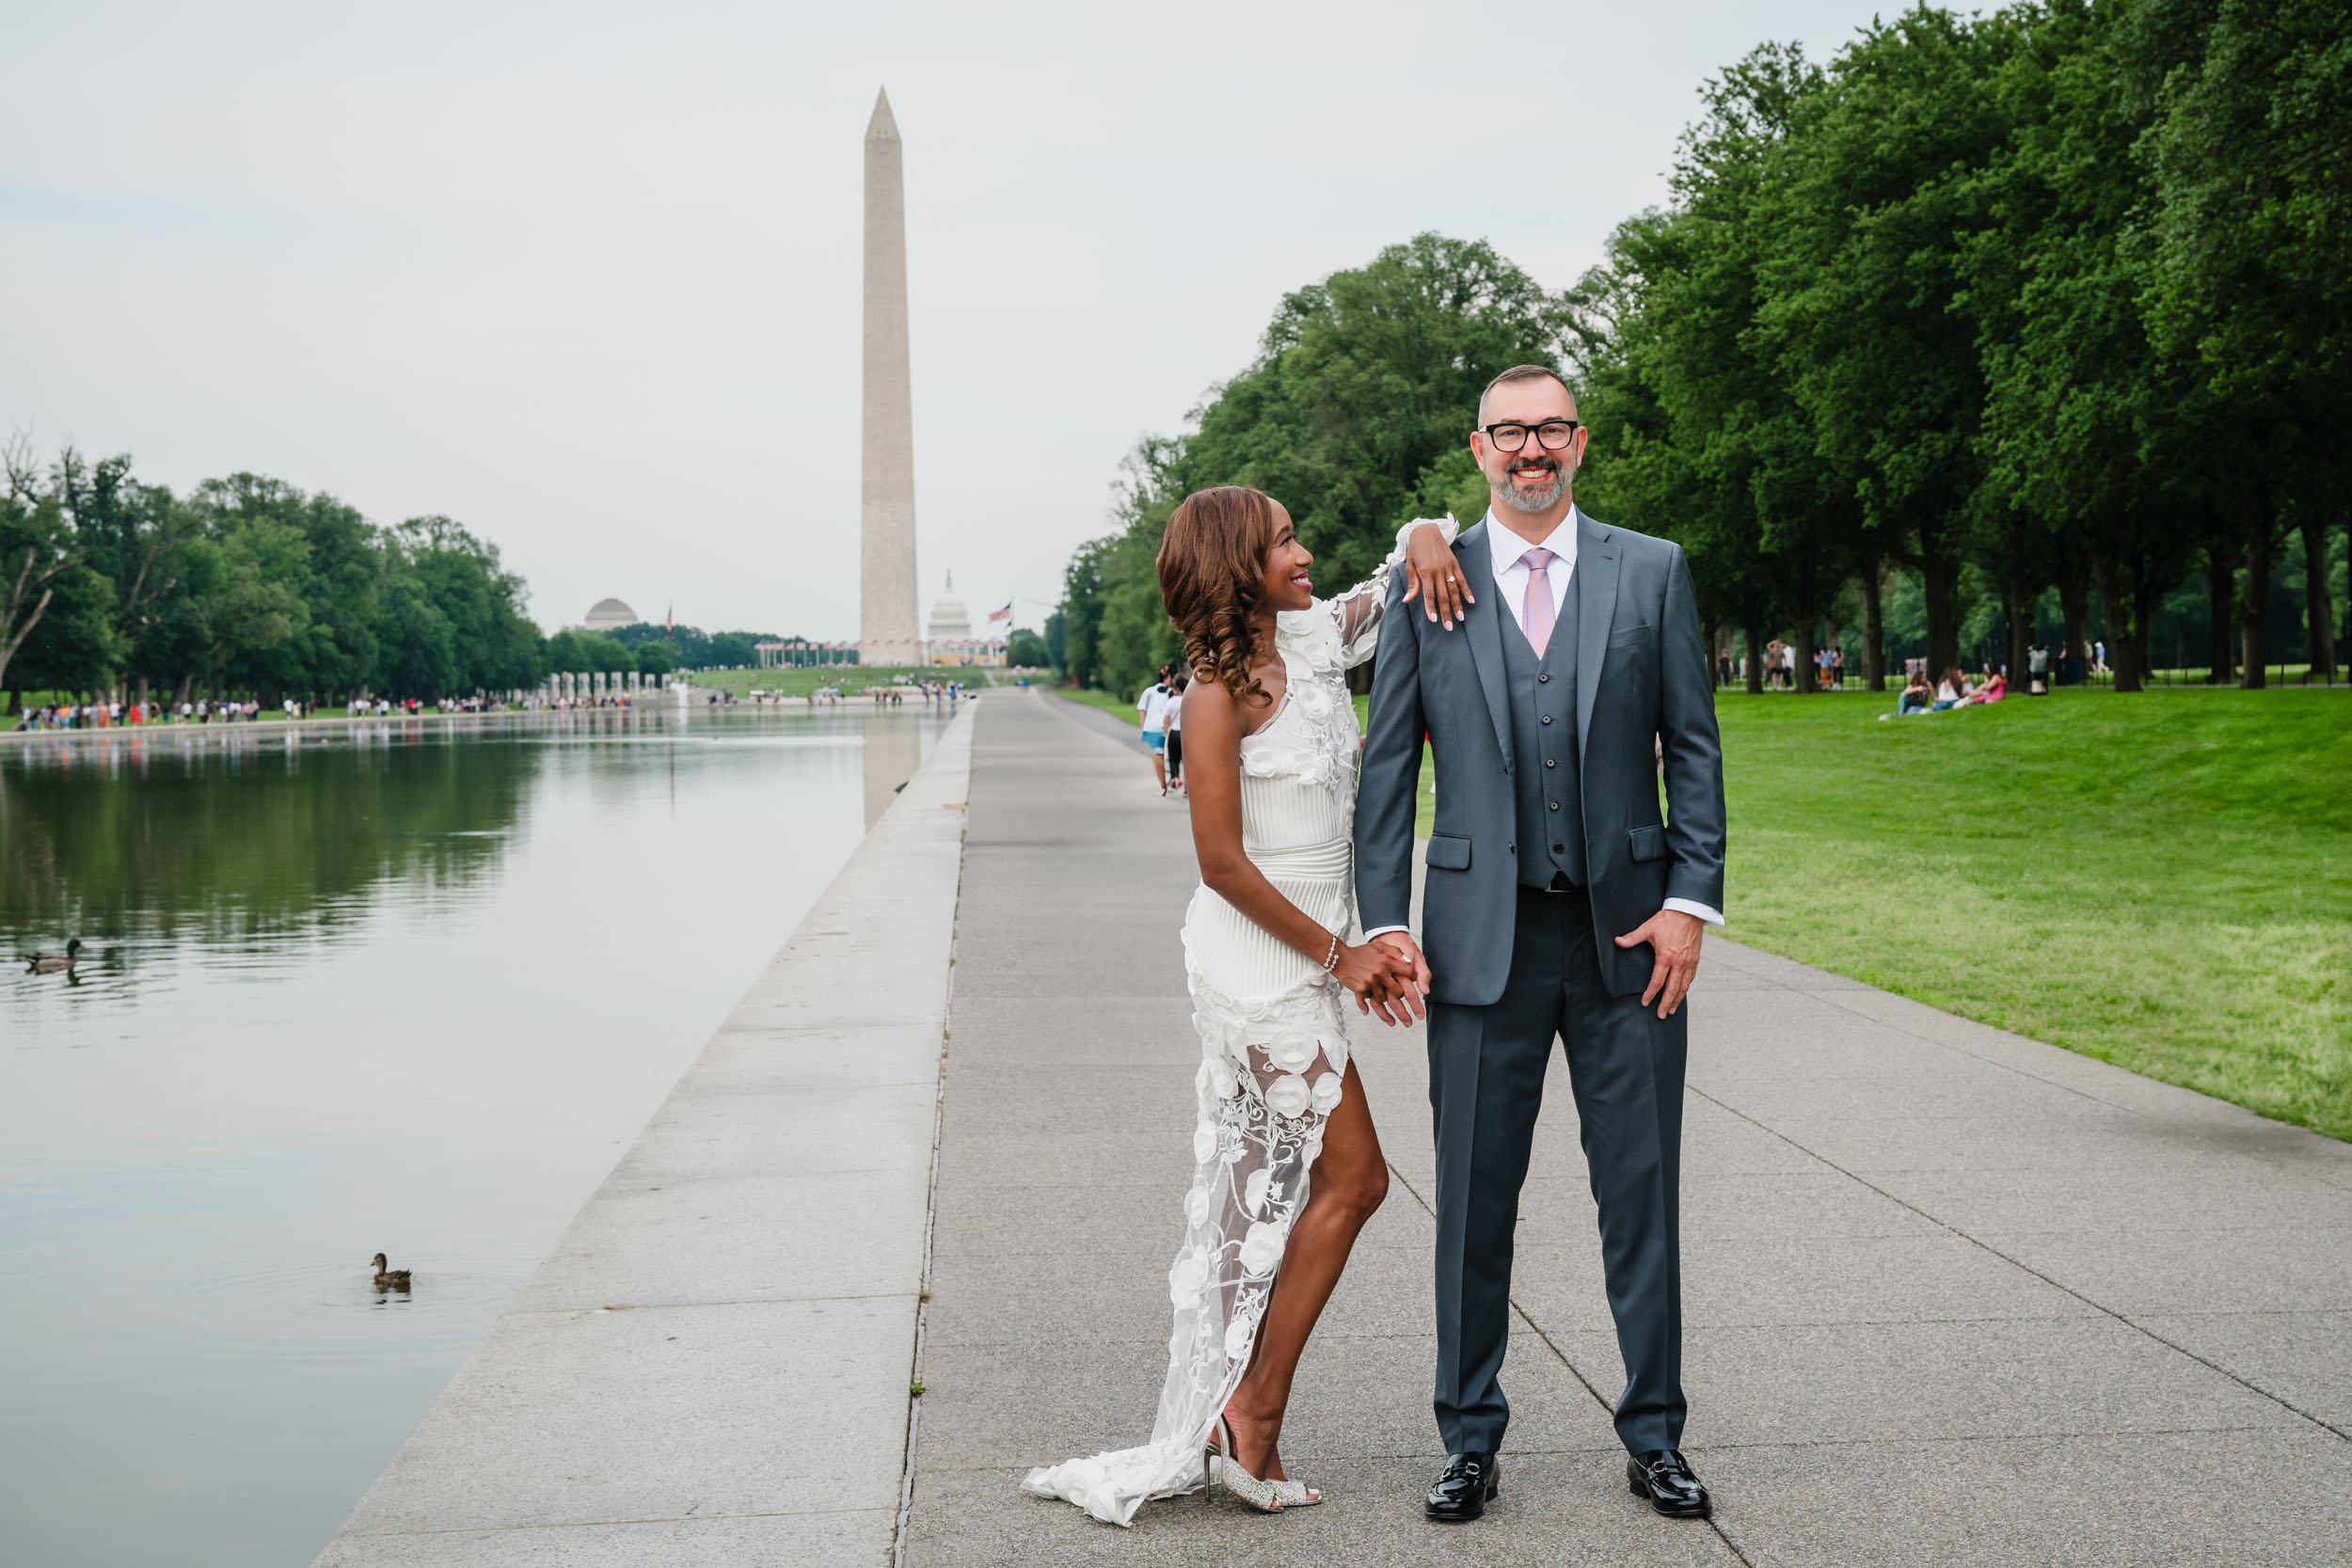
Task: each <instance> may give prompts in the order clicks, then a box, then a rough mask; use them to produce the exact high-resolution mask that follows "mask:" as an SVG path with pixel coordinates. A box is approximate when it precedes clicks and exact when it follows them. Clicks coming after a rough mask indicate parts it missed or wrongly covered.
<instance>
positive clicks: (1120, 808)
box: [363, 692, 2352, 1568]
mask: <svg viewBox="0 0 2352 1568" xmlns="http://www.w3.org/2000/svg"><path fill="white" fill-rule="evenodd" d="M1193 881H1194V873H1193V867H1192V860H1191V849H1190V845H1189V841H1188V838H1187V824H1186V820H1185V808H1184V806H1183V805H1182V804H1181V803H1179V802H1175V801H1168V800H1161V799H1159V798H1158V796H1157V795H1156V794H1155V793H1154V792H1153V791H1152V786H1151V784H1150V773H1149V768H1148V765H1147V764H1146V763H1145V762H1144V761H1143V759H1142V756H1141V753H1140V752H1139V751H1137V750H1136V748H1135V747H1134V746H1133V744H1132V743H1131V742H1122V741H1120V740H1118V739H1115V738H1113V737H1112V736H1110V735H1108V734H1106V733H1104V731H1102V730H1100V729H1098V727H1097V726H1096V725H1095V724H1094V723H1093V722H1092V721H1091V720H1090V719H1089V718H1087V717H1086V716H1084V715H1082V714H1080V713H1078V712H1076V711H1074V710H1073V707H1072V706H1071V705H1067V704H1063V703H1060V702H1059V701H1058V700H1057V699H1054V698H1052V697H1049V696H1045V695H1042V694H1041V693H1034V692H1032V693H1023V694H1018V695H1016V694H1011V693H1000V694H996V695H992V696H991V698H990V699H989V700H988V702H987V703H986V704H985V705H983V707H982V710H981V712H980V714H979V718H978V724H977V734H976V736H975V760H974V767H973V775H972V787H971V813H970V826H969V833H968V838H967V842H966V847H965V859H964V864H963V903H962V908H961V912H960V915H959V927H960V931H959V937H958V943H957V964H956V971H955V973H956V977H957V978H956V986H955V998H954V1007H953V1016H952V1021H951V1024H952V1032H953V1040H952V1045H951V1054H950V1057H949V1066H948V1070H947V1078H946V1102H945V1114H944V1118H943V1124H942V1132H941V1144H940V1151H939V1181H938V1189H937V1194H936V1207H935V1217H934V1240H935V1258H934V1263H933V1274H932V1290H933V1299H932V1303H931V1306H930V1318H929V1325H930V1326H929V1331H928V1338H927V1340H926V1345H925V1349H924V1353H923V1360H922V1369H921V1370H922V1376H923V1377H924V1379H925V1381H926V1384H927V1392H926V1393H925V1395H924V1397H923V1399H922V1400H921V1402H920V1421H919V1424H918V1428H917V1433H916V1440H915V1444H914V1455H913V1506H912V1512H911V1514H910V1517H909V1521H908V1527H907V1532H906V1537H905V1539H904V1541H903V1543H902V1547H903V1551H904V1560H906V1561H907V1562H909V1563H912V1564H915V1565H917V1568H946V1565H965V1564H980V1563H1004V1564H1023V1565H1031V1564H1047V1563H1093V1562H1103V1563H1118V1564H1121V1565H1133V1564H1141V1563H1182V1564H1186V1565H1195V1568H1197V1565H1201V1564H1209V1563H1219V1562H1281V1563H1302V1564H1303V1563H1334V1564H1346V1565H1348V1568H1385V1565H1389V1564H1400V1565H1401V1564H1420V1563H1428V1562H1454V1561H1461V1562H1480V1563H1486V1562H1495V1563H1517V1562H1527V1563H1544V1564H1556V1563H1572V1564H1580V1565H1581V1564H1594V1563H1619V1562H1622V1563H1642V1564H1661V1563H1677V1562H1692V1563H1718V1564H1734V1563H1748V1564H1757V1565H1761V1564H1767V1563H1771V1564H1781V1563H1790V1564H1794V1563H1819V1564H1825V1565H1839V1568H1847V1565H1853V1564H1875V1563H1920V1564H1937V1565H1949V1564H1966V1563H2015V1564H2037V1565H2039V1564H2047V1563H2067V1564H2091V1563H2100V1564H2107V1563H2112V1564H2119V1565H2122V1564H2135V1565H2138V1564H2153V1563H2179V1564H2211V1563H2221V1562H2228V1563H2233V1564H2243V1563H2280V1564H2288V1563H2292V1564H2296V1565H2297V1568H2306V1565H2310V1564H2317V1563H2343V1562H2352V1147H2346V1146H2344V1145H2342V1144H2337V1143H2334V1142H2331V1141H2329V1140H2327V1139H2324V1138H2320V1137H2317V1136H2315V1135H2313V1134H2311V1133H2307V1132H2299V1131H2296V1130H2295V1129H2292V1128H2287V1127H2283V1126H2280V1125H2278V1124H2275V1123H2270V1122H2265V1121H2263V1120H2261V1119H2259V1118H2257V1117H2253V1116H2250V1115H2249V1114H2247V1113H2245V1112H2243V1111H2240V1110H2237V1109H2235V1108H2234V1107H2232V1106H2229V1105H2225V1104H2222V1103H2219V1102H2217V1101H2210V1100H2206V1099H2203V1098H2201V1097H2200V1096H2197V1095H2194V1094H2190V1093H2188V1092H2186V1091H2184V1090H2179V1089H2174V1088H2169V1087H2167V1086H2165V1085H2159V1084H2155V1083H2153V1082H2151V1081H2149V1080H2146V1079H2141V1078H2137V1077H2135V1076H2133V1075H2131V1074H2129V1073H2126V1072H2123V1071H2122V1070H2120V1069H2114V1068H2109V1067H2106V1066H2105V1065H2102V1064H2100V1063H2098V1062H2094V1061H2090V1060H2089V1059H2087V1058H2084V1057H2080V1056H2075V1055H2073V1054H2071V1053H2067V1052H2063V1051H2059V1050H2056V1049H2053V1048H2051V1047H2047V1046H2043V1045H2039V1044H2036V1043H2034V1042H2032V1041H2030V1040H2026V1039H2021V1038H2019V1037H2015V1036H2010V1035H2005V1034H2002V1033H2000V1032H1999V1031H1996V1030H1993V1029H1987V1028H1983V1027H1979V1026H1978V1025H1975V1024H1971V1023H1966V1022H1961V1021H1959V1020H1956V1019H1953V1018H1950V1017H1948V1016H1947V1015H1944V1014H1941V1013H1937V1012H1935V1011H1933V1010H1931V1009H1930V1008H1927V1007H1923V1006H1918V1005H1916V1004H1914V1003H1910V1002H1906V1001H1904V1000H1902V999H1900V998H1898V997H1895V996H1891V995H1888V994H1886V993H1884V992H1882V991H1878V990H1871V989H1869V988H1867V987H1865V986H1861V985H1857V984H1854V983H1852V982H1851V981H1847V980H1843V979H1840V978H1838V977H1836V976H1835V975H1830V974H1822V973H1820V972H1819V971H1816V970H1810V969H1806V968H1804V967H1802V966H1800V965H1797V964H1793V963H1788V962H1786V961H1784V960H1781V959H1778V958H1772V957H1769V956H1767V955H1765V954H1762V953H1759V952H1756V951H1755V950H1753V949H1749V948H1745V947H1741V946H1740V945H1738V944H1736V943H1733V942H1721V941H1716V942H1710V943H1709V945H1708V958H1707V961H1706V967H1705V970H1704V972H1703V974H1702V978H1701V980H1700V983H1699V988H1698V990H1697V992H1696V993H1695V995H1694V998H1693V1002H1692V1007H1693V1015H1692V1067H1691V1074H1690V1085H1691V1087H1690V1098H1689V1101H1688V1104H1687V1107H1686V1113H1685V1127H1686V1134H1685V1141H1684V1147H1685V1154H1684V1175H1685V1180H1684V1195H1685V1196H1684V1208H1683V1217H1684V1243H1683V1246H1684V1264H1685V1279H1686V1291H1687V1308H1688V1318H1689V1329H1688V1348H1689V1354H1688V1378H1689V1387H1690V1394H1691V1400H1692V1418H1691V1424H1690V1429H1689V1433H1688V1438H1687V1442H1688V1448H1689V1451H1690V1452H1691V1454H1692V1460H1693V1463H1694V1465H1696V1467H1697V1468H1698V1470H1699V1472H1700V1473H1701V1474H1702V1475H1703V1476H1704V1477H1705V1479H1706V1480H1707V1481H1708V1483H1709V1485H1710V1486H1711V1487H1712V1488H1713V1490H1714V1492H1715V1495H1716V1497H1717V1500H1718V1513H1717V1517H1716V1520H1715V1521H1714V1523H1713V1524H1711V1525H1709V1524H1699V1523H1676V1522H1670V1521H1666V1520H1662V1519H1659V1518H1657V1517H1655V1516H1654V1515H1652V1514H1651V1513H1648V1511H1647V1510H1646V1509H1645V1508H1644V1507H1643V1506H1641V1505H1640V1504H1639V1503H1637V1502H1636V1501H1635V1500H1634V1499H1633V1498H1631V1497H1628V1496H1627V1494H1626V1491H1625V1485H1624V1481H1623V1479H1622V1472H1621V1463H1622V1462H1621V1460H1620V1458H1619V1455H1618V1450H1617V1449H1616V1448H1615V1445H1614V1439H1613V1435H1612V1433H1611V1432H1610V1428H1609V1422H1608V1418H1607V1415H1606V1410H1605V1402H1606V1401H1607V1400H1609V1399H1612V1398H1613V1396H1614V1394H1615V1392H1616V1389H1617V1386H1618V1384H1619V1381H1620V1378H1621V1369H1620V1367H1619V1364H1618V1361H1617V1355H1616V1350H1615V1345H1614V1341H1613V1338H1612V1336H1611V1334H1610V1331H1609V1319H1608V1315H1607V1310H1606V1307H1605V1305H1604V1303H1603V1300H1602V1296H1601V1288H1600V1277H1599V1260H1598V1249H1597V1243H1596V1241H1595V1238H1594V1228H1593V1213H1592V1205H1591V1200H1590V1198H1589V1196H1587V1194H1586V1191H1585V1185H1584V1180H1583V1166H1582V1161H1581V1155H1580V1154H1579V1152H1578V1149H1577V1144H1576V1122H1575V1112H1574V1106H1573V1103H1572V1101H1571V1100H1570V1098H1569V1096H1568V1095H1567V1093H1566V1092H1565V1082H1564V1081H1563V1080H1561V1079H1558V1078H1555V1079H1554V1080H1553V1093H1552V1094H1551V1095H1550V1097H1549V1101H1548V1102H1547V1104H1546V1106H1545V1110H1544V1119H1543V1122H1542V1126H1541V1131H1540V1132H1539V1134H1538V1138H1537V1146H1536V1152H1535V1167H1534V1177H1533V1179H1532V1180H1530V1182H1529V1184H1528V1191H1527V1196H1526V1201H1525V1205H1524V1207H1525V1210H1526V1215H1525V1221H1524V1226H1523V1228H1522V1230H1521V1238H1522V1240H1521V1243H1520V1251H1519V1263H1518V1323H1517V1324H1516V1326H1515V1330H1514V1337H1513V1341H1512V1354H1511V1359H1510V1364H1509V1366H1508V1368H1507V1369H1506V1371H1505V1381H1506V1385H1507V1386H1508V1388H1509V1390H1510V1393H1511V1396H1512V1402H1513V1407H1514V1420H1513V1424H1512V1429H1511V1437H1510V1445H1511V1446H1510V1450H1509V1454H1508V1458H1507V1459H1506V1461H1505V1472H1506V1473H1505V1490H1504V1493H1503V1496H1502V1499H1501V1500H1500V1501H1499V1502H1498V1503H1497V1505H1496V1506H1495V1507H1494V1508H1493V1510H1492V1511H1490V1513H1488V1515H1487V1517H1486V1520H1485V1521H1483V1522H1482V1523H1480V1524H1478V1525H1474V1526H1470V1527H1467V1528H1457V1529H1446V1528H1441V1527H1438V1526H1433V1525H1429V1524H1427V1523H1426V1522H1424V1521H1423V1520H1422V1518H1421V1516H1420V1508H1419V1497H1420V1493H1421V1490H1422V1486H1423V1485H1424V1484H1425V1483H1426V1481H1428V1479H1429V1477H1430V1475H1431V1474H1432V1473H1433V1472H1434V1470H1435V1468H1436V1466H1437V1465H1438V1463H1439V1453H1438V1446H1437V1436H1436V1432H1435V1429H1434V1426H1433V1424H1432V1422H1431V1418H1430V1415H1429V1408H1428V1395H1429V1384H1430V1376H1431V1365H1432V1359H1433V1354H1434V1350H1433V1347H1434V1339H1433V1336H1432V1329H1431V1308H1430V1285H1429V1257H1430V1250H1431V1242H1432V1237H1431V1221H1430V1217H1429V1211H1428V1208H1427V1199H1428V1197H1429V1196H1430V1173H1431V1153H1430V1135H1429V1124H1428V1113H1427V1110H1426V1104H1427V1101H1426V1100H1425V1098H1424V1095H1425V1089H1426V1076H1425V1069H1424V1066H1423V1060H1424V1059H1423V1055H1422V1041H1421V1038H1420V1033H1419V1031H1418V1030H1416V1031H1412V1032H1410V1033H1402V1032H1391V1031H1386V1030H1383V1029H1382V1028H1380V1027H1379V1026H1378V1025H1376V1024H1369V1023H1367V1024H1365V1025H1363V1026H1361V1027H1359V1029H1358V1031H1357V1041H1358V1052H1359V1062H1360V1063H1361V1066H1362V1070H1363V1073H1364V1076H1365V1079H1366V1082H1367V1085H1368V1087H1369V1091H1370V1094H1371V1099H1372V1105H1373V1110H1374V1114H1375V1117H1376V1118H1377V1119H1378V1122H1379V1125H1380V1128H1381V1130H1382V1133H1383V1136H1384V1138H1385V1140H1386V1143H1387V1146H1388V1152H1389V1157H1390V1159H1391V1162H1392V1164H1393V1165H1394V1167H1395V1172H1396V1176H1397V1178H1398V1181H1397V1184H1396V1186H1395V1188H1394V1190H1393V1192H1392V1195H1391V1198H1390V1201H1389V1204H1388V1206H1387V1208H1386V1209H1384V1210H1383V1211H1382V1212H1381V1213H1380V1214H1379V1215H1378V1216H1377V1217H1376V1218H1375V1221H1374V1223H1373V1225H1372V1227H1371V1228H1370V1229H1369V1230H1368V1232H1367V1233H1366V1235H1365V1237H1364V1240H1363V1243H1362V1244H1361V1246H1360V1248H1359V1252H1358V1253H1357V1255H1356V1258H1355V1260H1354V1262H1353V1264H1352V1265H1351V1267H1350V1268H1349V1270H1348V1273H1347V1275H1346V1277H1345V1278H1344V1279H1343V1282H1342V1283H1341V1285H1340V1288H1339V1291H1338V1294H1337V1295H1336V1297H1335V1298H1334V1300H1333V1302H1332V1305H1331V1308H1330V1311H1329V1313H1328V1314H1327V1317H1326V1318H1325V1320H1324V1325H1323V1328H1322V1330H1321V1332H1320V1333H1319V1334H1318V1335H1317V1337H1316V1338H1315V1341H1314V1343H1313V1344H1312V1346H1311V1348H1310V1350H1309V1353H1308V1355H1307V1359H1306V1364H1305V1366H1304V1367H1303V1368H1302V1370H1301V1374H1300V1381H1299V1386H1298V1393H1297V1396H1296V1401H1295V1404H1294V1407H1293V1410H1292V1413H1291V1418H1290V1426H1289V1429H1288V1431H1287V1432H1286V1433H1285V1435H1284V1441H1283V1452H1284V1455H1285V1458H1286V1459H1287V1460H1288V1462H1289V1464H1290V1466H1291V1472H1292V1474H1294V1475H1303V1476H1306V1477H1307V1478H1309V1479H1311V1480H1312V1481H1314V1482H1315V1483H1316V1484H1318V1485H1320V1486H1322V1487H1324V1488H1326V1489H1327V1492H1328V1494H1329V1500H1328V1501H1327V1503H1326V1504H1325V1505H1324V1506H1323V1507H1321V1508H1318V1509H1314V1510H1311V1511H1307V1512H1302V1513H1291V1514H1286V1515H1283V1516H1280V1517H1277V1518H1265V1517H1262V1516H1257V1515H1252V1514H1248V1513H1244V1512H1242V1511H1240V1510H1239V1509H1238V1508H1236V1507H1234V1506H1232V1505H1230V1504H1224V1503H1220V1504H1219V1505H1218V1506H1216V1507H1215V1508H1211V1507H1209V1506H1207V1505H1206V1504H1204V1503H1203V1502H1202V1501H1201V1500H1200V1499H1199V1498H1187V1499H1183V1500H1181V1501H1178V1502H1173V1503H1161V1504H1154V1505H1152V1506H1151V1507H1149V1508H1147V1509H1146V1510H1145V1511H1144V1513H1143V1515H1142V1517H1141V1519H1140V1520H1139V1521H1138V1523H1137V1526H1136V1528H1135V1529H1134V1530H1133V1531H1132V1532H1129V1531H1120V1530H1117V1529H1114V1528H1109V1527H1106V1526H1104V1525H1100V1524H1096V1523H1094V1522H1092V1521H1090V1520H1088V1519H1086V1518H1084V1517H1082V1516H1081V1515H1079V1514H1078V1513H1076V1512H1075V1511H1074V1510H1073V1509H1070V1508H1068V1507H1066V1506H1063V1505H1060V1504H1055V1503H1047V1502H1043V1501H1040V1500H1037V1499H1033V1498H1027V1497H1021V1496H1019V1495H1017V1494H1016V1493H1015V1492H1014V1490H1013V1483H1014V1481H1016V1480H1017V1479H1018V1477H1019V1476H1020V1475H1021V1473H1022V1472H1023V1471H1024V1470H1025V1468H1026V1467H1027V1466H1028V1465H1032V1464H1037V1463H1042V1462H1050V1461H1054V1460H1058V1459H1061V1458H1064V1457H1066V1456H1068V1455H1070V1454H1073V1453H1084V1452H1091V1451H1093V1450H1096V1449H1103V1448H1108V1447H1114V1446H1123V1445H1126V1444H1130V1443H1135V1442H1139V1441H1141V1440H1142V1439H1143V1438H1144V1436H1145V1435H1147V1433H1148V1431H1149V1428H1150V1425H1151V1421H1152V1405H1153V1402H1154V1400H1155V1398H1156V1396H1157V1392H1158V1388H1159V1384H1160V1379H1161V1376H1162V1373H1163V1371H1164V1369H1165V1364H1166V1355H1167V1336H1168V1292H1167V1286H1166V1274H1167V1269H1168V1260H1169V1258H1170V1257H1171V1256H1172V1253H1173V1249H1174V1247H1175V1244H1176V1243H1177V1241H1178V1239H1179V1235H1180V1231H1181V1228H1182V1220H1181V1218H1180V1212H1179V1202H1180V1198H1181V1196H1182V1194H1183V1192H1184V1183H1185V1181H1186V1180H1187V1178H1188V1175H1189V1172H1190V1168H1191V1155H1190V1148H1189V1146H1190V1138H1191V1127H1192V1119H1193V1112H1192V1089H1191V1085H1192V1076H1193V1066H1194V1063H1195V1062H1196V1061H1197V1060H1198V1055H1199V1052H1198V1047H1197V1046H1196V1044H1195V1043H1194V1038H1193V1035H1192V1031H1191V1026H1190V1023H1189V1022H1188V1019H1189V1011H1190V1009H1189V1007H1188V1006H1187V1004H1186V1002H1185V999H1184V974H1183V959H1182V954H1181V949H1180V946H1179V942H1178V939H1177V929H1178V923H1179V920H1180V918H1181V916H1182V913H1183V910H1184V901H1185V899H1186V898H1187V897H1188V896H1189V894H1190V891H1191V888H1192V885H1193ZM851 1393H852V1390H851V1389H850V1388H849V1387H847V1386H844V1387H843V1388H842V1389H840V1390H839V1392H838V1395H837V1396H836V1397H837V1398H838V1399H841V1400H845V1401H846V1400H847V1399H849V1398H850V1395H851ZM828 1407H829V1409H830V1411H831V1416H830V1419H832V1420H833V1421H834V1424H836V1425H842V1426H849V1427H851V1428H854V1427H855V1424H856V1422H857V1420H858V1419H859V1418H860V1417H861V1414H862V1413H861V1412H860V1411H859V1410H857V1409H855V1408H853V1407H851V1406H850V1405H849V1404H847V1403H831V1402H829V1405H828ZM363 1512H364V1511H363ZM672 1560H685V1559H683V1558H678V1559H672ZM780 1560H782V1559H780Z"/></svg>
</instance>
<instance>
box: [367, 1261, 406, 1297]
mask: <svg viewBox="0 0 2352 1568" xmlns="http://www.w3.org/2000/svg"><path fill="white" fill-rule="evenodd" d="M369 1261H370V1262H371V1263H373V1264H374V1265H375V1288H376V1289H377V1290H379V1291H405V1290H406V1289H408V1271H407V1270H406V1269H388V1268H386V1267H385V1266H384V1265H385V1263H386V1261H387V1259H386V1258H385V1256H384V1255H383V1254H382V1253H380V1252H379V1253H377V1254H376V1255H375V1256H374V1257H373V1258H372V1259H369Z"/></svg>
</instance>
